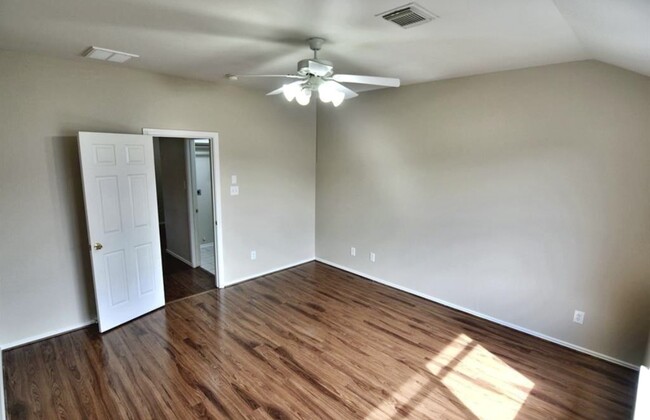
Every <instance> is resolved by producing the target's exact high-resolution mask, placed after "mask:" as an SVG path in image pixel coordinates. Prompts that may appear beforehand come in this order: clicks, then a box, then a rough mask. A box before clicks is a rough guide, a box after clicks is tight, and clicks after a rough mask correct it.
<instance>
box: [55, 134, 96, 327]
mask: <svg viewBox="0 0 650 420" xmlns="http://www.w3.org/2000/svg"><path fill="white" fill-rule="evenodd" d="M44 144H45V145H46V146H45V147H47V148H48V149H49V150H47V152H48V156H49V159H48V160H47V162H48V165H49V168H48V173H49V174H51V176H50V178H49V182H50V188H49V191H52V192H53V193H52V194H56V196H52V197H51V200H52V203H53V204H54V206H55V209H56V210H57V214H59V215H61V216H62V217H61V218H59V220H56V221H54V220H53V223H60V224H61V225H62V228H61V229H60V232H61V234H63V235H69V236H70V237H71V238H70V240H69V241H68V242H67V243H74V244H77V247H76V248H75V249H73V250H70V251H72V255H74V259H75V267H76V270H77V272H78V273H79V277H82V278H83V279H84V282H83V284H80V285H79V287H80V289H81V290H82V293H83V296H85V297H86V299H85V304H86V307H85V308H84V309H85V310H86V311H87V313H88V314H89V315H90V316H91V317H92V318H95V317H96V313H97V312H96V308H95V294H94V286H93V275H92V265H91V262H90V254H89V252H88V230H87V225H86V211H85V206H84V198H83V186H82V182H81V165H80V161H79V145H78V139H77V137H76V136H61V137H51V138H49V140H48V141H45V142H44ZM67 251H68V250H61V252H62V253H64V254H68V252H67ZM68 255H69V254H68Z"/></svg>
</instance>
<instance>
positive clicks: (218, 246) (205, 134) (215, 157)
mask: <svg viewBox="0 0 650 420" xmlns="http://www.w3.org/2000/svg"><path fill="white" fill-rule="evenodd" d="M142 134H146V135H149V136H152V137H172V138H182V139H210V140H211V141H210V152H211V153H212V214H213V215H214V221H215V224H216V226H215V235H214V239H215V247H214V253H215V256H214V257H215V261H216V262H217V273H216V275H215V279H216V286H217V287H218V288H220V289H221V288H223V287H224V272H225V270H224V264H223V224H222V222H221V172H220V157H219V133H217V132H211V131H190V130H167V129H159V128H143V129H142ZM189 188H190V186H188V190H189ZM190 205H191V204H190ZM194 234H195V233H194V232H193V229H190V236H191V237H193V236H194ZM192 252H194V243H192Z"/></svg>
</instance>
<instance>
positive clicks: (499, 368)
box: [427, 334, 535, 420]
mask: <svg viewBox="0 0 650 420" xmlns="http://www.w3.org/2000/svg"><path fill="white" fill-rule="evenodd" d="M468 339H469V337H467V336H466V335H464V334H461V335H460V336H459V338H457V339H456V340H455V341H454V342H453V343H451V344H450V345H449V346H448V347H447V348H446V349H445V350H443V352H441V353H440V355H438V356H437V357H436V358H434V359H433V360H432V361H431V362H430V363H428V364H427V368H428V369H429V370H430V371H431V373H433V374H434V375H436V376H438V377H440V379H441V380H442V383H443V384H444V385H445V386H446V387H447V388H448V389H449V390H450V391H451V392H452V393H453V394H454V395H455V396H456V397H457V398H458V399H459V400H460V401H461V402H462V403H463V404H464V405H465V407H467V408H468V409H469V410H470V411H471V412H472V413H474V414H475V415H476V416H477V417H478V418H479V419H503V420H511V419H514V418H515V417H516V416H517V413H518V412H519V410H520V409H521V407H522V406H523V404H524V403H525V402H526V399H527V398H528V395H529V394H530V391H531V390H532V389H533V387H534V386H535V384H534V383H533V382H532V381H531V380H529V379H528V378H526V377H525V376H524V375H522V374H521V373H519V372H517V371H516V370H515V369H513V368H511V367H510V366H508V364H506V363H505V362H504V361H503V360H501V359H500V358H499V357H497V356H495V355H494V354H492V353H490V351H488V350H487V349H486V348H485V347H483V346H481V345H480V344H478V343H477V342H474V341H472V340H471V339H469V342H468V341H467V340H468ZM459 342H460V343H463V344H465V347H464V348H461V349H460V351H459V350H458V349H459ZM445 354H446V355H447V356H443V355H445ZM452 354H455V355H456V359H454V360H452V361H451V362H448V364H447V365H446V366H444V367H442V368H441V367H440V364H441V363H440V362H441V361H447V360H449V357H448V355H452ZM459 356H460V358H458V357H459ZM441 357H442V359H440V358H441Z"/></svg>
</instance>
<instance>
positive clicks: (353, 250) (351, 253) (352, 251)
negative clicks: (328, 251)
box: [350, 247, 357, 257]
mask: <svg viewBox="0 0 650 420" xmlns="http://www.w3.org/2000/svg"><path fill="white" fill-rule="evenodd" d="M350 255H352V256H353V257H356V256H357V249H356V248H355V247H352V248H350Z"/></svg>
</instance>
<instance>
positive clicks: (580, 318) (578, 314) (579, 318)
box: [573, 311, 585, 325]
mask: <svg viewBox="0 0 650 420" xmlns="http://www.w3.org/2000/svg"><path fill="white" fill-rule="evenodd" d="M573 322H575V323H576V324H580V325H582V324H583V323H584V322H585V313H584V312H582V311H575V312H574V313H573Z"/></svg>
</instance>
